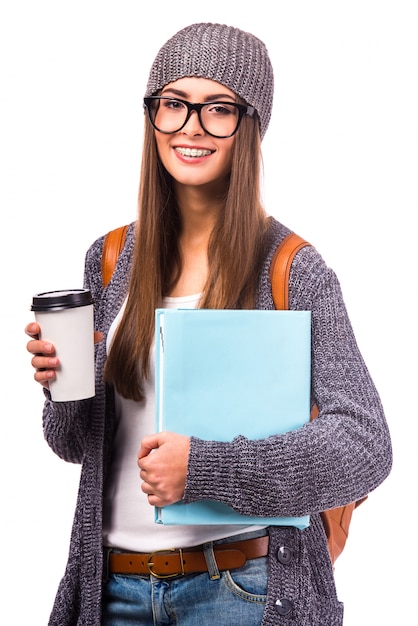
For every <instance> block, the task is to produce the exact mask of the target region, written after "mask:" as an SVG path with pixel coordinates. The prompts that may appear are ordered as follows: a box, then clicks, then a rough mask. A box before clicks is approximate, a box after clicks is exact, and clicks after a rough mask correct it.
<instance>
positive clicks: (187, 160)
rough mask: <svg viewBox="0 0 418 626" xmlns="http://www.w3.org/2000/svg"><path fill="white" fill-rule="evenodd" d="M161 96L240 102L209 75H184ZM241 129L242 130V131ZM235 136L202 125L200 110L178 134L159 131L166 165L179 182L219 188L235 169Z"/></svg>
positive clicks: (193, 185)
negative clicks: (211, 131) (218, 134)
mask: <svg viewBox="0 0 418 626" xmlns="http://www.w3.org/2000/svg"><path fill="white" fill-rule="evenodd" d="M160 95H161V96H167V97H171V98H180V99H182V100H187V101H188V102H193V103H198V102H214V101H223V102H236V101H237V98H236V96H235V94H234V92H233V91H231V90H230V89H228V88H227V87H224V86H223V85H221V84H219V83H217V82H215V81H212V80H208V79H206V78H195V77H187V78H180V79H179V80H176V81H174V82H172V83H169V84H168V85H166V86H165V87H164V88H163V90H162V92H161V94H160ZM238 132H239V131H238ZM234 138H235V137H234V136H233V137H229V138H225V139H218V138H216V137H213V136H211V135H209V134H208V133H207V132H205V130H204V129H203V128H202V126H201V124H200V122H199V118H198V115H197V113H196V111H193V112H192V114H191V116H190V118H189V119H188V121H187V124H186V125H185V126H184V127H183V128H182V129H181V130H179V131H177V132H176V133H173V134H170V135H166V134H164V133H161V132H159V131H157V130H156V131H155V139H156V142H157V149H158V154H159V157H160V159H161V162H162V164H163V165H164V167H165V168H166V170H167V171H168V173H169V174H170V175H171V176H172V177H173V179H174V180H175V182H176V184H177V185H185V186H192V187H198V186H205V187H207V186H209V188H212V187H213V188H214V190H215V189H216V190H218V191H219V188H220V187H221V186H223V185H225V184H226V181H227V179H228V175H229V172H230V170H231V161H232V148H233V145H234Z"/></svg>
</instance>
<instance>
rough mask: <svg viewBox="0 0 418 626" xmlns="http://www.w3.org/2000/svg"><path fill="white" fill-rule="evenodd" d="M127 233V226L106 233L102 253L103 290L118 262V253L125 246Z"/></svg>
mask: <svg viewBox="0 0 418 626" xmlns="http://www.w3.org/2000/svg"><path fill="white" fill-rule="evenodd" d="M127 232H128V225H126V226H119V228H115V229H114V230H111V231H110V232H108V233H107V235H106V237H105V240H104V243H103V252H102V284H103V289H104V288H105V287H106V285H107V284H108V283H109V281H110V279H111V278H112V274H113V271H114V269H115V267H116V263H117V262H118V257H119V254H120V252H121V251H122V249H123V246H124V245H125V239H126V233H127Z"/></svg>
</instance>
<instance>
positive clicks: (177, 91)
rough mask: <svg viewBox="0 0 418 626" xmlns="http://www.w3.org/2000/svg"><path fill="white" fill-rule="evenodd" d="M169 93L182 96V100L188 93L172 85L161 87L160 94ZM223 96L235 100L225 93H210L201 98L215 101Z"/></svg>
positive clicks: (206, 100) (185, 98)
mask: <svg viewBox="0 0 418 626" xmlns="http://www.w3.org/2000/svg"><path fill="white" fill-rule="evenodd" d="M171 94H172V95H173V96H177V97H178V98H183V100H187V97H188V94H187V92H186V91H182V90H181V89H174V87H169V88H168V89H166V90H164V89H163V90H162V92H161V95H162V96H166V95H171ZM225 98H227V99H228V100H231V102H235V99H234V98H233V97H232V96H230V95H228V94H226V93H214V94H210V95H208V96H206V97H205V98H204V99H203V102H215V101H216V100H225Z"/></svg>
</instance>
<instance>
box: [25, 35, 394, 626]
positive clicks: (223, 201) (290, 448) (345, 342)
mask: <svg viewBox="0 0 418 626" xmlns="http://www.w3.org/2000/svg"><path fill="white" fill-rule="evenodd" d="M272 99H273V71H272V67H271V64H270V60H269V56H268V53H267V50H266V48H265V46H264V44H263V43H262V42H261V41H260V40H259V39H257V38H256V37H254V36H253V35H251V34H249V33H246V32H243V31H241V30H239V29H236V28H233V27H229V26H225V25H221V24H193V25H191V26H189V27H186V28H185V29H183V30H181V31H180V32H178V33H177V34H175V35H174V36H173V37H172V38H171V39H170V40H169V41H168V42H166V44H164V46H163V47H162V48H161V50H160V52H159V53H158V55H157V57H156V59H155V61H154V63H153V65H152V68H151V72H150V76H149V81H148V85H147V89H146V97H145V99H144V107H145V136H144V148H143V164H142V172H141V182H140V192H139V214H138V220H137V222H135V223H134V224H131V225H130V227H129V230H128V234H127V239H126V243H125V246H124V249H123V251H122V252H121V255H120V257H119V261H118V264H117V267H116V269H115V272H114V274H113V277H112V280H111V282H110V283H109V285H108V286H107V287H106V288H105V289H103V288H102V282H101V281H102V277H101V257H102V249H103V242H104V237H103V236H102V237H100V238H99V239H98V240H97V241H95V242H94V243H93V245H92V246H91V247H90V249H89V250H88V252H87V255H86V264H85V286H86V287H87V288H89V289H90V290H91V291H92V294H93V297H94V301H95V323H96V329H97V333H96V334H97V346H96V396H95V397H94V398H93V399H90V400H83V401H77V402H67V403H66V402H64V403H56V402H53V401H51V399H50V396H49V392H48V383H49V381H51V380H53V379H54V378H55V376H56V371H55V370H56V368H57V366H58V365H59V362H58V359H57V357H56V356H55V352H54V346H48V345H47V344H46V342H44V341H41V340H39V339H38V334H39V330H40V329H39V326H38V325H37V324H36V323H31V324H29V325H28V327H27V328H26V332H27V334H28V335H30V337H31V339H30V341H29V342H28V351H29V352H30V353H31V354H32V355H33V356H32V364H33V367H34V368H35V370H36V372H35V380H36V381H37V382H39V383H41V384H42V385H43V386H44V388H45V395H46V401H45V408H44V414H43V420H44V421H43V423H44V432H45V437H46V440H47V441H48V443H49V445H50V446H51V447H52V449H53V450H54V451H55V452H56V453H57V454H58V455H59V456H60V457H62V458H63V459H65V460H66V461H70V462H74V463H81V464H82V469H81V482H80V490H79V495H78V501H77V507H76V511H75V518H74V525H73V532H72V537H71V546H70V553H69V559H68V566H67V569H66V572H65V574H64V576H63V578H62V582H61V584H60V587H59V589H58V593H57V596H56V601H55V605H54V607H53V610H52V614H51V618H50V624H51V625H56V626H66V625H68V626H70V625H71V626H72V625H75V624H83V625H91V626H93V625H95V626H97V625H98V624H104V625H106V626H122V625H126V626H128V625H133V624H135V625H137V626H138V625H149V624H176V625H178V626H192V625H196V624H199V625H200V626H203V625H205V624H216V625H217V626H226V625H228V626H231V625H233V626H238V625H239V626H246V625H248V626H255V625H258V624H263V625H265V626H266V625H273V624H274V625H275V626H277V625H279V624H286V625H287V624H294V625H298V626H304V625H309V626H313V625H327V626H334V625H335V626H337V625H341V624H342V620H343V605H342V603H340V602H339V600H338V598H337V594H336V589H335V583H334V578H333V567H332V562H331V559H330V555H329V552H328V547H327V539H326V534H325V531H324V526H323V523H322V521H321V517H320V512H321V511H324V510H327V509H330V508H333V507H337V506H341V505H344V504H346V503H350V502H353V501H355V500H358V499H360V498H362V497H363V496H365V495H366V494H368V493H369V492H370V491H372V490H373V489H375V488H376V487H377V486H378V485H379V484H380V483H381V482H382V481H383V480H384V479H385V478H386V476H387V475H388V474H389V472H390V469H391V462H392V451H391V442H390V436H389V433H388V428H387V424H386V421H385V417H384V413H383V410H382V406H381V403H380V400H379V396H378V393H377V391H376V389H375V386H374V384H373V382H372V379H371V377H370V375H369V372H368V370H367V367H366V365H365V363H364V361H363V359H362V356H361V354H360V352H359V350H358V347H357V344H356V340H355V337H354V334H353V331H352V328H351V325H350V322H349V319H348V316H347V312H346V309H345V306H344V302H343V298H342V295H341V290H340V286H339V283H338V280H337V278H336V276H335V274H334V272H333V271H332V270H331V269H330V268H329V267H327V265H326V264H325V262H324V260H323V259H322V258H321V256H320V254H319V253H318V251H317V250H316V249H315V248H313V247H305V248H303V249H302V250H300V251H299V252H298V253H297V255H296V257H295V259H294V261H293V264H292V268H291V273H290V279H289V297H290V308H291V309H294V310H298V309H299V310H310V311H311V312H312V404H313V403H316V405H317V406H318V408H319V411H320V412H319V416H318V418H317V419H316V420H315V421H314V422H312V423H310V424H308V425H307V426H305V427H303V428H300V429H298V430H296V431H293V432H290V433H287V434H284V435H283V434H281V435H275V436H273V437H270V438H268V439H264V440H257V441H251V440H248V439H245V438H243V437H237V438H236V439H234V440H233V441H232V442H216V441H203V440H201V439H197V438H194V437H191V438H189V437H186V436H183V435H180V434H176V433H171V432H164V433H158V434H154V385H153V363H154V362H153V336H154V311H155V308H157V307H172V308H176V307H183V308H184V307H189V308H193V307H202V308H218V309H233V308H258V309H273V308H274V305H273V300H272V292H271V284H270V280H269V268H270V262H271V259H272V256H273V254H274V252H275V250H276V248H277V246H278V244H279V243H280V242H281V241H282V240H283V238H284V237H285V235H286V234H288V233H289V232H290V231H289V229H288V228H287V227H285V226H284V225H282V224H281V223H279V222H278V221H277V220H275V219H273V218H272V217H270V216H268V215H267V213H266V212H265V210H264V208H263V206H262V203H261V200H260V188H259V179H260V142H261V139H262V138H263V136H264V134H265V132H266V129H267V126H268V123H269V119H270V114H271V107H272ZM255 418H256V419H260V420H262V419H263V416H262V415H257V416H255ZM196 419H198V415H197V416H196ZM151 452H152V454H151ZM214 468H216V471H214ZM205 499H212V500H219V501H222V502H224V503H225V504H227V505H229V506H231V507H233V508H234V509H235V510H237V511H238V512H240V513H244V514H246V515H254V516H268V517H270V516H300V515H308V514H309V515H310V525H309V527H308V528H306V529H304V530H303V531H301V530H298V529H296V528H293V527H279V526H268V527H264V526H252V525H250V526H244V527H243V526H242V525H241V526H240V525H237V526H230V525H219V526H162V525H156V524H155V523H154V508H153V507H154V506H156V505H157V506H164V505H166V504H170V503H174V502H176V501H178V500H183V501H184V502H186V503H188V502H194V501H199V500H205ZM224 544H229V545H228V548H229V551H228V554H226V552H225V550H224V551H223V553H222V555H221V554H220V546H223V547H225V546H224ZM173 548H175V550H174V551H173ZM237 553H238V554H239V555H240V557H242V561H241V562H240V563H239V564H238V565H237V562H236V560H234V555H235V556H236V554H237ZM161 557H162V558H161ZM167 568H168V569H167ZM166 571H169V572H170V574H169V576H168V577H166V573H165V572H166ZM173 573H174V575H173Z"/></svg>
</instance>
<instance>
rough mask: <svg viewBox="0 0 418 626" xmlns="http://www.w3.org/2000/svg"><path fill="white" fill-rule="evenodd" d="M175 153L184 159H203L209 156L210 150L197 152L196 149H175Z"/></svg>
mask: <svg viewBox="0 0 418 626" xmlns="http://www.w3.org/2000/svg"><path fill="white" fill-rule="evenodd" d="M176 152H178V153H179V154H181V155H182V156H186V157H203V156H208V154H211V152H212V151H211V150H198V149H197V148H176Z"/></svg>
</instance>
